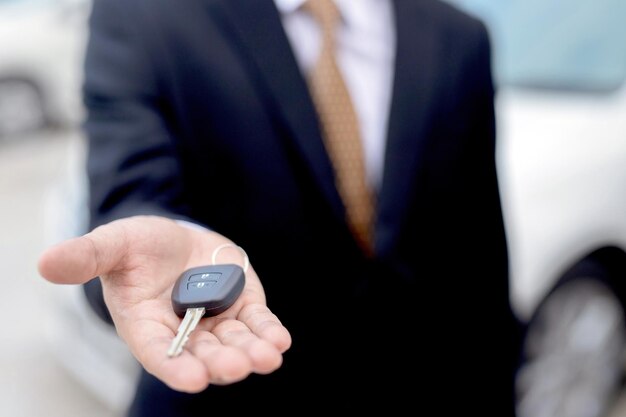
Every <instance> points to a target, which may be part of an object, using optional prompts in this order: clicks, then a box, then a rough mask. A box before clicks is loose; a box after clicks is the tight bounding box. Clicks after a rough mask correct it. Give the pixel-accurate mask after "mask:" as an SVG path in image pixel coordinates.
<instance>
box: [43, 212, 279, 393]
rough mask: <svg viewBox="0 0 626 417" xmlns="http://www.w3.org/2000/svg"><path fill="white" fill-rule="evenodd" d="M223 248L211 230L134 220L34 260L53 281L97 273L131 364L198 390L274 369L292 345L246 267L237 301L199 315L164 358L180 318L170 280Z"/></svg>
mask: <svg viewBox="0 0 626 417" xmlns="http://www.w3.org/2000/svg"><path fill="white" fill-rule="evenodd" d="M224 243H230V241H229V240H228V239H227V238H225V237H224V236H221V235H219V234H217V233H215V232H211V231H203V230H195V229H192V228H189V227H185V226H181V225H180V224H179V223H177V222H175V221H172V220H170V219H166V218H161V217H156V216H136V217H130V218H126V219H122V220H117V221H114V222H112V223H109V224H107V225H104V226H101V227H99V228H97V229H95V230H93V231H92V232H91V233H88V234H87V235H84V236H82V237H78V238H74V239H70V240H67V241H65V242H61V243H59V244H57V245H55V246H52V247H50V248H48V249H47V250H46V251H45V252H44V253H43V254H42V255H41V257H40V259H39V271H40V273H41V275H42V276H43V277H44V278H46V279H48V280H49V281H51V282H54V283H59V284H82V283H84V282H87V281H88V280H90V279H92V278H93V277H96V276H99V277H100V278H101V280H102V288H103V293H104V299H105V301H106V304H107V307H108V309H109V311H110V313H111V317H112V318H113V322H114V324H115V327H116V329H117V332H118V334H119V335H120V337H121V338H122V339H123V340H124V341H125V342H126V343H127V344H128V346H129V349H130V350H131V352H132V353H133V355H134V356H135V357H136V358H137V360H139V362H140V363H141V364H142V365H143V367H144V368H145V369H146V370H147V371H148V372H150V373H151V374H153V375H155V376H156V377H158V378H159V379H161V380H162V381H163V382H164V383H166V384H167V385H169V386H170V387H172V388H174V389H177V390H180V391H185V392H198V391H200V390H202V389H204V388H206V387H207V386H208V384H228V383H232V382H236V381H239V380H241V379H243V378H245V377H246V376H248V375H249V374H250V373H253V372H254V373H261V374H263V373H270V372H272V371H274V370H276V369H278V368H279V367H280V365H281V363H282V353H283V352H285V351H286V350H287V349H288V348H289V347H290V345H291V337H290V335H289V332H288V331H287V329H286V328H285V327H283V326H282V324H281V323H280V321H279V319H278V318H277V317H276V316H275V315H274V314H273V313H272V312H271V311H270V310H269V309H268V308H267V306H266V303H265V294H264V292H263V287H262V285H261V282H260V280H259V277H258V276H257V275H256V273H255V272H254V268H253V267H252V265H250V268H249V269H248V270H247V272H246V283H245V286H244V289H243V292H242V294H241V296H240V297H239V298H238V299H237V301H236V302H235V304H234V305H233V306H231V307H230V308H229V309H228V310H226V311H224V312H223V313H221V314H220V315H218V316H215V317H207V318H203V319H202V320H201V321H200V323H199V324H198V327H197V328H196V330H195V331H194V332H193V333H192V335H191V338H190V340H189V342H188V343H187V345H186V349H185V350H184V351H183V353H182V354H181V355H180V356H178V357H174V358H170V357H168V356H167V351H168V349H169V346H170V344H171V343H172V340H173V338H174V336H175V334H176V330H177V329H178V326H179V324H180V321H181V319H180V318H179V317H178V316H177V315H176V314H175V313H174V311H173V310H172V305H171V298H170V297H171V292H172V287H173V284H174V282H175V281H176V279H177V278H178V277H179V275H180V274H181V273H182V272H183V271H184V270H186V269H188V268H191V267H195V266H200V265H209V264H211V262H212V259H211V255H212V253H213V251H214V250H215V248H216V247H218V246H219V245H222V244H224ZM219 263H237V264H240V265H241V264H242V263H243V258H242V256H241V253H240V252H239V251H237V250H235V249H230V250H226V249H225V250H223V251H221V252H220V254H219Z"/></svg>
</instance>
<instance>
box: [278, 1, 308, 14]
mask: <svg viewBox="0 0 626 417" xmlns="http://www.w3.org/2000/svg"><path fill="white" fill-rule="evenodd" d="M305 1H306V0H274V3H275V4H276V8H277V9H278V11H279V12H281V13H284V14H287V13H291V12H294V11H296V10H298V9H299V8H300V7H302V5H303V4H304V2H305Z"/></svg>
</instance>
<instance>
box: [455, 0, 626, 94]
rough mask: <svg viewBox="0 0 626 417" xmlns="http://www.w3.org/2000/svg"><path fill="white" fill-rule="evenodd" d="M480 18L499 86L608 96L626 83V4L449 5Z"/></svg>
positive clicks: (528, 0) (586, 0)
mask: <svg viewBox="0 0 626 417" xmlns="http://www.w3.org/2000/svg"><path fill="white" fill-rule="evenodd" d="M449 2H450V3H453V4H456V5H457V6H459V7H460V8H462V9H465V10H466V11H468V12H470V13H471V14H475V15H477V16H478V17H480V18H481V19H482V20H483V21H484V22H485V23H486V24H487V26H488V27H489V30H490V32H491V37H492V42H493V45H494V58H495V59H494V75H495V77H496V81H497V82H498V83H499V84H500V85H514V86H523V87H533V88H549V89H565V90H576V91H580V90H585V91H607V90H614V89H616V88H618V87H619V86H620V85H621V84H622V83H623V81H624V79H625V78H626V42H625V41H626V24H625V23H624V22H626V1H624V0H449Z"/></svg>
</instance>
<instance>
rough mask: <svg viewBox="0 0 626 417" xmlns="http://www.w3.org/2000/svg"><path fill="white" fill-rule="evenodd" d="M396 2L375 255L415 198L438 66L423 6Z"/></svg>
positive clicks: (387, 244)
mask: <svg viewBox="0 0 626 417" xmlns="http://www.w3.org/2000/svg"><path fill="white" fill-rule="evenodd" d="M393 3H394V8H395V18H396V30H397V38H396V39H397V40H396V43H397V48H396V62H395V69H394V86H393V92H392V101H391V110H390V114H389V127H388V137H387V148H386V154H385V170H384V174H383V182H382V187H381V190H380V193H379V197H378V218H377V224H376V250H377V252H378V253H381V254H384V253H385V252H386V251H387V250H388V249H390V248H391V245H392V242H394V241H395V240H396V236H397V234H398V233H399V231H400V230H401V229H402V225H403V223H404V222H405V221H406V217H407V214H408V213H407V210H408V208H409V205H410V202H411V200H413V199H414V197H415V196H414V195H413V190H415V180H416V178H417V176H418V174H419V169H420V167H422V166H423V162H424V152H423V146H424V144H425V140H424V138H425V137H426V135H427V130H428V128H429V125H428V123H429V120H431V117H430V114H429V112H431V111H432V107H433V106H432V105H431V103H432V101H433V88H434V86H435V82H434V81H435V79H434V75H435V73H436V71H435V68H434V66H435V65H436V63H437V60H436V42H435V33H434V31H433V30H432V28H431V27H430V26H431V24H430V22H429V19H428V17H427V15H426V13H425V11H424V10H421V9H422V6H421V5H420V4H421V3H422V2H419V1H415V0H395V1H394V2H393Z"/></svg>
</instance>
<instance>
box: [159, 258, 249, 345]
mask: <svg viewBox="0 0 626 417" xmlns="http://www.w3.org/2000/svg"><path fill="white" fill-rule="evenodd" d="M244 283H245V273H244V270H243V269H242V268H241V267H240V266H239V265H235V264H221V265H206V266H198V267H195V268H191V269H188V270H186V271H185V272H183V273H182V274H181V276H180V277H179V278H178V279H177V280H176V284H174V288H173V290H172V307H173V309H174V312H175V313H176V315H178V316H179V317H183V321H182V322H181V323H180V326H179V327H178V330H177V333H176V337H175V338H174V340H173V341H172V344H171V346H170V348H169V350H168V352H167V355H168V356H169V357H175V356H178V355H180V354H181V353H182V351H183V348H184V346H185V344H186V343H187V340H189V336H190V335H191V332H193V330H194V329H195V328H196V326H197V325H198V322H199V321H200V319H201V318H202V317H205V316H207V317H208V316H216V315H218V314H220V313H222V312H223V311H225V310H227V309H228V308H229V307H230V306H232V305H233V304H234V302H235V301H236V300H237V298H239V295H240V294H241V292H242V291H243V287H244Z"/></svg>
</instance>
